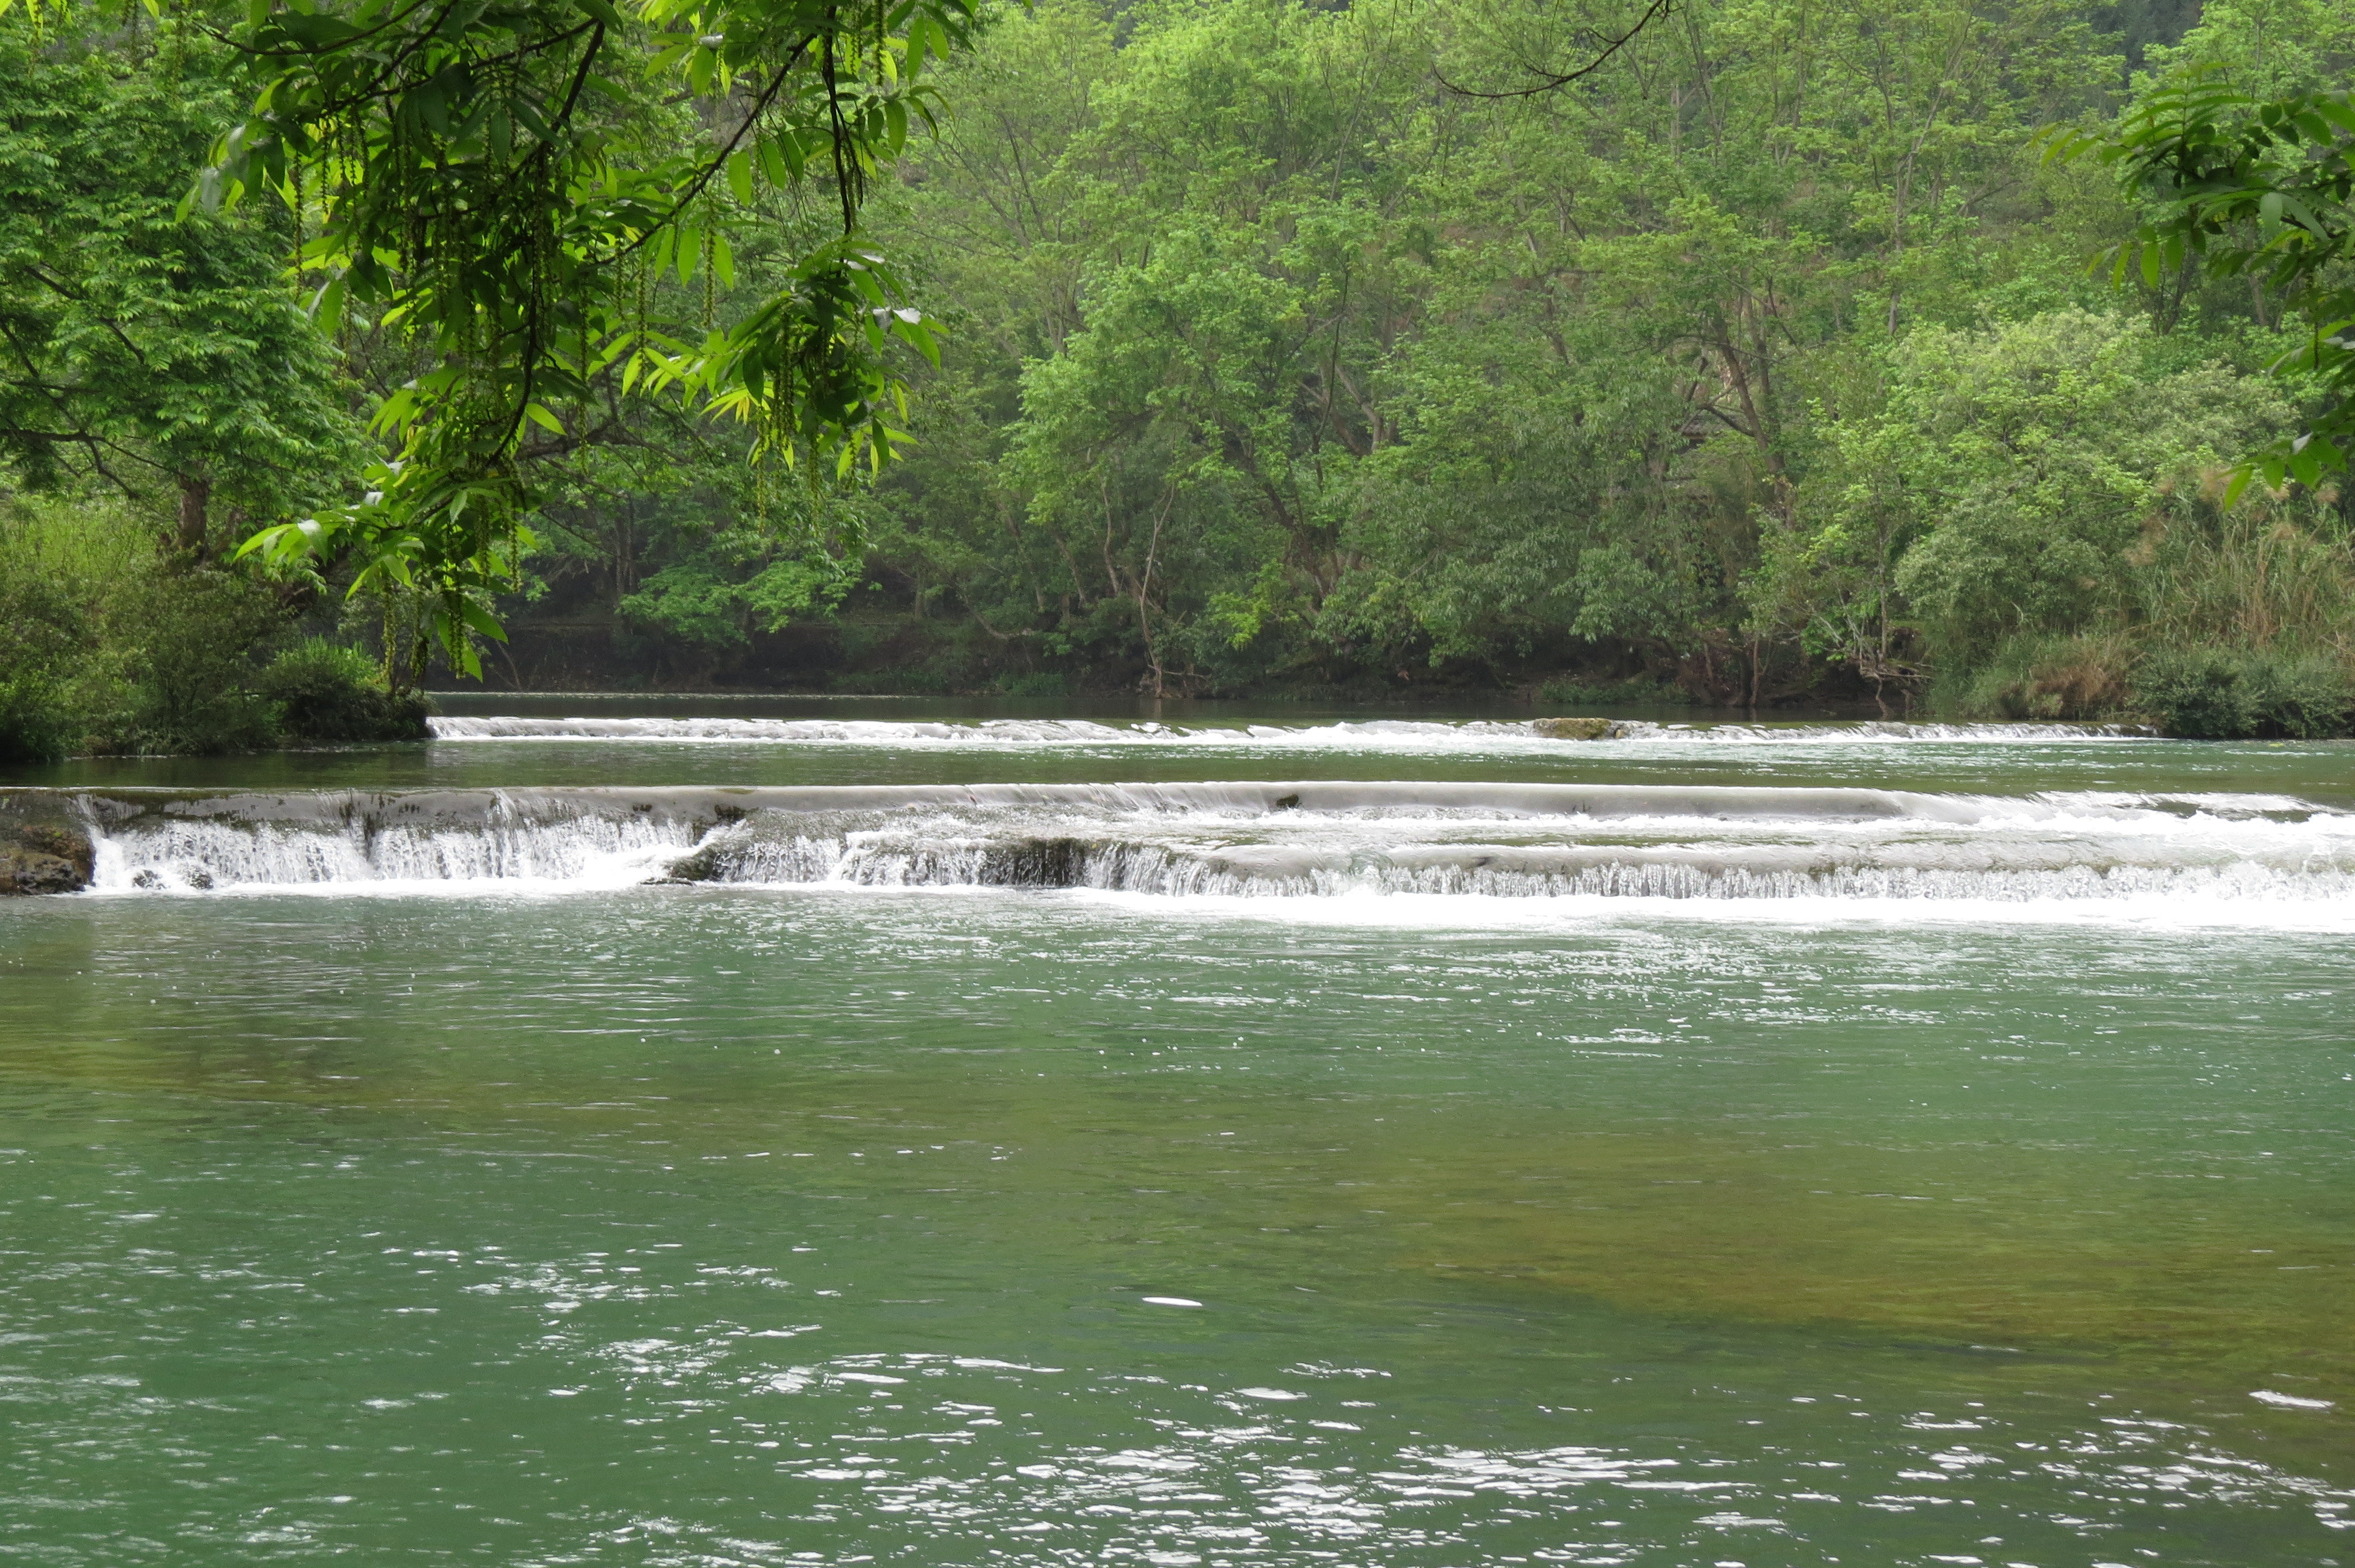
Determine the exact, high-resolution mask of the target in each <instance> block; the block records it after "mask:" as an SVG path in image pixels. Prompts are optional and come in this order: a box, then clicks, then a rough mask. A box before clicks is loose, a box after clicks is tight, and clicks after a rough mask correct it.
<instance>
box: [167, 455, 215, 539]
mask: <svg viewBox="0 0 2355 1568" xmlns="http://www.w3.org/2000/svg"><path fill="white" fill-rule="evenodd" d="M179 477H180V526H179V530H178V532H177V534H176V535H175V537H174V538H173V541H172V543H173V546H174V547H175V548H176V549H177V550H178V551H179V552H180V553H181V554H182V555H185V556H197V555H201V554H203V553H204V548H205V535H206V533H207V531H208V526H209V524H210V521H211V519H210V516H209V514H210V511H211V507H212V499H213V482H212V481H211V480H209V479H198V478H197V477H196V476H195V475H194V474H186V473H184V474H182V475H180V476H179Z"/></svg>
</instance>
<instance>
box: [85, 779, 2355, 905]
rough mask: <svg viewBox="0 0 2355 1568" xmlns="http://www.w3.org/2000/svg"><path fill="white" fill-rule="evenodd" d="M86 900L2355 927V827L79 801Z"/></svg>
mask: <svg viewBox="0 0 2355 1568" xmlns="http://www.w3.org/2000/svg"><path fill="white" fill-rule="evenodd" d="M72 805H73V808H74V809H75V810H76V811H77V812H78V813H79V814H80V815H81V816H82V817H83V818H84V819H85V820H86V821H89V823H90V824H91V836H92V841H93V843H94V845H95V847H96V852H97V854H96V859H97V874H96V878H95V887H96V889H97V890H98V891H100V892H101V893H109V892H112V893H135V892H225V891H231V890H237V889H280V890H284V889H289V888H311V889H325V888H343V889H357V888H362V887H365V888H369V889H374V890H379V891H398V890H405V889H406V890H425V889H440V890H443V891H461V890H464V889H468V888H473V889H482V890H495V889H498V888H510V889H521V888H527V887H530V888H564V887H580V888H588V887H613V886H617V885H630V884H634V883H645V882H695V883H706V884H730V885H739V886H781V887H820V886H824V887H836V888H917V887H925V888H944V887H986V886H997V887H1024V888H1041V889H1092V890H1096V891H1099V892H1103V893H1114V894H1128V895H1146V896H1153V897H1161V898H1179V899H1183V898H1199V897H1220V898H1235V897H1241V898H1255V899H1283V898H1315V899H1361V898H1368V897H1371V898H1381V897H1384V896H1389V895H1436V896H1442V897H1486V898H1509V899H1626V898H1640V899H1654V900H1695V899H1708V900H1794V899H1803V900H1811V901H1817V902H1819V903H1822V904H1826V905H1838V904H1843V903H1849V904H1853V903H1856V902H1858V901H1866V902H1878V901H1887V900H1916V901H1932V902H1955V901H1968V902H1971V903H1975V904H1977V903H1994V904H2008V905H2024V904H2047V903H2052V902H2056V901H2057V902H2062V903H2075V904H2083V903H2085V902H2087V901H2100V902H2104V903H2108V904H2114V905H2120V906H2136V907H2139V908H2143V909H2146V910H2156V911H2160V912H2169V913H2173V914H2175V915H2178V916H2181V915H2184V914H2186V913H2192V914H2196V913H2198V912H2200V911H2202V910H2211V911H2212V910H2222V909H2224V908H2226V907H2227V906H2229V907H2230V908H2232V910H2233V911H2235V913H2234V914H2233V915H2232V916H2231V917H2232V918H2234V919H2235V920H2236V921H2237V920H2246V919H2249V918H2255V919H2257V920H2258V921H2259V922H2260V923H2263V921H2264V918H2265V917H2266V915H2267V912H2268V911H2273V912H2281V913H2289V912H2294V911H2295V912H2299V913H2298V914H2297V916H2296V917H2297V918H2298V919H2299V920H2300V922H2301V923H2310V922H2311V921H2312V920H2313V919H2315V918H2317V917H2319V918H2322V919H2323V920H2325V921H2326V922H2327V923H2333V924H2335V923H2337V922H2338V921H2339V919H2341V918H2345V919H2348V920H2350V921H2355V813H2348V812H2342V811H2338V810H2329V809H2327V808H2323V807H2318V806H2315V805H2312V804H2309V803H2307V802H2305V801H2301V800H2296V799H2294V798H2291V797H2288V796H2275V795H2249V794H2197V793H2190V794H2179V795H2138V794H2132V793H2121V792H2103V793H2096V792H2071V793H2051V794H2042V795H2035V796H2028V797H2000V796H1984V795H1964V794H1929V793H1909V792H1904V791H1896V790H1880V789H1792V788H1769V787H1750V786H1740V787H1728V786H1696V787H1676V786H1656V785H1648V784H1636V785H1588V784H1568V785H1564V784H1452V783H1317V782H1301V783H1287V782H1272V783H1229V784H1153V785H1096V784H1028V785H1012V784H1008V785H976V786H949V785H932V786H907V787H797V788H777V789H751V788H747V789H707V788H698V789H474V790H467V789H455V790H439V791H393V792H380V793H379V792H366V791H348V790H345V791H317V792H307V793H295V794H280V795H268V794H253V793H245V794H190V793H186V792H174V791H162V790H157V791H117V792H113V793H96V792H91V793H83V794H80V795H78V796H77V797H76V798H75V799H74V800H73V801H72Z"/></svg>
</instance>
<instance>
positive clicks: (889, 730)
mask: <svg viewBox="0 0 2355 1568" xmlns="http://www.w3.org/2000/svg"><path fill="white" fill-rule="evenodd" d="M430 722H431V724H432V733H433V738H434V739H436V740H443V741H598V740H603V741H659V742H705V743H733V744H738V745H748V744H749V745H780V746H782V745H796V746H848V747H893V748H910V749H917V750H932V749H936V748H941V747H951V748H973V747H980V748H995V749H1011V748H1023V749H1035V748H1046V749H1053V748H1093V747H1151V748H1165V749H1166V748H1170V747H1190V748H1208V749H1225V750H1234V749H1246V750H1252V749H1264V750H1298V751H1392V752H1405V753H1442V754H1444V753H1448V752H1467V751H1468V752H1488V751H1498V750H1503V751H1533V752H1539V753H1547V752H1555V751H1560V750H1561V749H1562V747H1564V745H1565V744H1568V745H1570V746H1572V747H1576V746H1582V745H1592V744H1595V742H1593V741H1581V740H1571V741H1568V742H1567V743H1566V742H1565V740H1564V738H1563V737H1562V736H1559V735H1556V734H1554V733H1551V732H1550V731H1549V730H1548V729H1546V728H1543V727H1540V726H1537V725H1531V724H1526V723H1508V722H1501V721H1495V720H1479V719H1474V720H1469V721H1462V722H1454V721H1447V722H1443V721H1437V720H1419V719H1360V720H1351V721H1345V722H1337V723H1333V724H1322V725H1267V724H1253V725H1240V726H1236V725H1218V726H1213V725H1204V726H1186V725H1165V724H1156V723H1143V724H1122V725H1115V724H1103V723H1099V722H1096V721H1094V720H1090V719H988V720H984V721H982V722H979V723H975V724H954V723H944V722H914V723H909V722H896V721H891V720H882V719H826V718H806V719H783V718H666V717H655V718H585V717H583V718H519V717H508V716H482V717H447V718H435V719H433V720H432V721H430ZM2145 734H2147V732H2145V731H2140V730H2137V729H2134V728H2131V727H2128V726H2119V725H2071V724H1913V723H1905V722H1902V721H1896V720H1870V721H1862V722H1850V723H1838V724H1771V725H1770V724H1660V723H1654V722H1651V721H1648V720H1644V719H1626V720H1618V721H1614V722H1612V723H1610V724H1609V725H1608V726H1607V727H1606V730H1605V735H1604V739H1605V740H1607V741H1608V742H1614V743H1635V744H1638V745H1644V744H1662V745H1672V746H1690V745H1715V746H1794V745H1827V744H1828V745H1841V744H1901V743H1904V742H1921V741H1929V742H1971V743H1977V744H1981V745H2032V744H2041V743H2050V742H2052V741H2056V740H2122V739H2133V738H2137V737H2139V736H2143V735H2145Z"/></svg>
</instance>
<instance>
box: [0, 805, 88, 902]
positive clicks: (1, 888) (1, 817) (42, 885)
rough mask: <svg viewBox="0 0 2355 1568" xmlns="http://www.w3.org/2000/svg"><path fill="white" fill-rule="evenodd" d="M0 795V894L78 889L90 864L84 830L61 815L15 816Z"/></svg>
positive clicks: (85, 885)
mask: <svg viewBox="0 0 2355 1568" xmlns="http://www.w3.org/2000/svg"><path fill="white" fill-rule="evenodd" d="M9 806H10V802H9V801H8V800H6V799H5V797H0V898H5V897H12V896H16V895H26V894H37V893H79V892H80V891H81V890H82V889H83V888H85V887H88V886H89V885H90V879H91V872H92V870H93V869H94V866H95V863H96V855H95V853H94V852H93V851H92V850H91V842H90V834H89V833H88V832H84V831H83V830H82V829H81V827H80V825H78V824H76V823H74V822H71V821H66V820H65V819H64V818H61V817H50V816H19V815H16V813H15V812H13V811H11V810H9Z"/></svg>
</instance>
